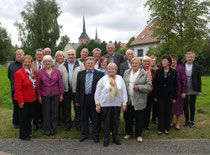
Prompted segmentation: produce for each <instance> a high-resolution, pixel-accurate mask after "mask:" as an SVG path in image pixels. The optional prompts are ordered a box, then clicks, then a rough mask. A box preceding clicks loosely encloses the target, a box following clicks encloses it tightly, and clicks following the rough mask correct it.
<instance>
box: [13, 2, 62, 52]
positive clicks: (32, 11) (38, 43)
mask: <svg viewBox="0 0 210 155" xmlns="http://www.w3.org/2000/svg"><path fill="white" fill-rule="evenodd" d="M60 14H61V10H60V7H59V6H58V5H57V3H56V0H35V1H33V2H28V3H27V4H26V6H25V8H24V10H23V11H22V12H21V17H22V20H23V22H17V21H16V22H15V26H16V27H17V29H18V31H19V39H20V41H21V43H22V48H23V49H24V50H25V51H26V53H27V54H32V55H34V51H35V49H37V48H45V47H50V48H51V49H52V51H54V50H55V47H56V41H57V40H58V39H59V37H60V29H61V26H60V25H59V24H58V21H57V19H58V17H59V16H60Z"/></svg>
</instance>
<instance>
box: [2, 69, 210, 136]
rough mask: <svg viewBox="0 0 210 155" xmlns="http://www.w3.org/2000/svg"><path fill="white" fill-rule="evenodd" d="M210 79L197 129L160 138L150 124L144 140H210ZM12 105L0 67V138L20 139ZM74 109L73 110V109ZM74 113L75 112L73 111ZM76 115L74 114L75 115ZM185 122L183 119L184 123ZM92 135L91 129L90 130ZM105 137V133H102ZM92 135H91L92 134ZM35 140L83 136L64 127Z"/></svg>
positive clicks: (4, 71) (121, 128)
mask: <svg viewBox="0 0 210 155" xmlns="http://www.w3.org/2000/svg"><path fill="white" fill-rule="evenodd" d="M209 94H210V77H202V95H201V96H200V97H198V98H197V102H196V108H197V110H196V115H195V128H194V129H190V128H189V127H187V128H184V127H182V128H181V131H179V132H177V131H175V130H174V129H172V130H170V134H169V135H168V136H166V135H162V136H158V135H157V134H156V130H157V126H156V125H155V124H153V123H150V128H151V129H152V130H151V131H145V132H144V133H143V138H144V139H145V138H146V139H159V138H161V139H173V138H193V139H194V138H195V139H197V138H208V139H210V123H209V122H210V95H209ZM12 108H13V106H12V103H11V94H10V85H9V80H8V78H7V67H0V138H18V132H19V130H18V129H14V128H13V125H12ZM72 109H73V108H72ZM72 113H73V111H72ZM73 115H74V113H73ZM183 121H184V119H183V117H182V122H183ZM90 133H91V129H90ZM100 134H101V136H100V137H103V132H101V133H100ZM124 134H125V131H124V120H123V114H122V113H121V120H120V126H119V135H120V137H122V136H123V135H124ZM90 135H91V134H90ZM33 136H34V137H35V138H46V139H49V138H51V139H78V138H80V137H81V134H80V133H79V132H77V131H76V129H75V127H74V126H73V128H72V129H71V130H70V131H69V132H67V131H65V130H64V125H62V126H58V127H57V134H56V136H51V137H46V136H44V134H43V131H42V130H38V131H37V132H33Z"/></svg>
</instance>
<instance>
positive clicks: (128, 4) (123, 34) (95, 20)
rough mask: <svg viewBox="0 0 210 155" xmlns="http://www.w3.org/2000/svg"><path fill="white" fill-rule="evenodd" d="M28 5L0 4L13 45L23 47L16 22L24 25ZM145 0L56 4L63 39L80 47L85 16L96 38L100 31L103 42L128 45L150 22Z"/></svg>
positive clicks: (22, 0)
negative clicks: (23, 20) (22, 15)
mask: <svg viewBox="0 0 210 155" xmlns="http://www.w3.org/2000/svg"><path fill="white" fill-rule="evenodd" d="M28 1H32V0H7V1H6V2H5V1H3V0H0V6H1V9H0V22H1V25H2V26H3V27H5V28H6V29H7V32H8V33H9V34H10V36H11V38H12V43H13V45H15V44H17V45H20V44H21V43H20V41H19V40H18V30H17V28H16V27H15V26H14V23H15V21H18V22H20V21H21V15H20V13H21V11H23V10H24V7H25V5H26V4H27V2H28ZM145 2H146V0H129V1H128V0H57V3H58V6H59V7H60V8H61V11H62V13H61V15H60V16H59V18H58V23H59V24H60V25H62V26H63V27H62V29H61V35H68V37H69V38H70V42H74V43H78V38H79V36H80V34H81V33H82V22H83V12H84V15H85V22H86V32H87V34H88V35H89V37H90V38H91V39H94V38H95V31H96V28H97V31H98V38H100V39H101V41H106V42H108V41H115V40H116V41H121V42H127V41H128V40H129V39H130V38H131V37H132V36H135V37H137V35H138V34H139V33H140V32H141V31H142V30H143V29H144V27H145V26H146V25H147V21H148V20H149V13H148V9H147V8H144V3H145Z"/></svg>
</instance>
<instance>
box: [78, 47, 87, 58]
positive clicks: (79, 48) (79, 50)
mask: <svg viewBox="0 0 210 155" xmlns="http://www.w3.org/2000/svg"><path fill="white" fill-rule="evenodd" d="M83 48H87V45H86V44H81V45H80V46H79V47H78V48H77V50H76V55H77V58H80V52H81V50H82V49H83Z"/></svg>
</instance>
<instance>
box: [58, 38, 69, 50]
mask: <svg viewBox="0 0 210 155" xmlns="http://www.w3.org/2000/svg"><path fill="white" fill-rule="evenodd" d="M69 41H70V38H69V37H68V36H67V35H64V36H62V37H61V41H60V43H59V44H58V46H57V47H56V50H55V52H56V51H58V50H59V51H63V50H64V48H65V47H66V45H67V44H68V43H69Z"/></svg>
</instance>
